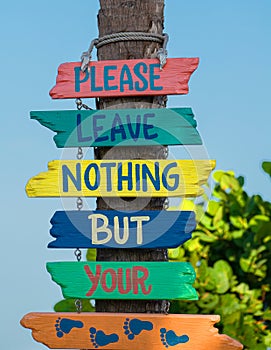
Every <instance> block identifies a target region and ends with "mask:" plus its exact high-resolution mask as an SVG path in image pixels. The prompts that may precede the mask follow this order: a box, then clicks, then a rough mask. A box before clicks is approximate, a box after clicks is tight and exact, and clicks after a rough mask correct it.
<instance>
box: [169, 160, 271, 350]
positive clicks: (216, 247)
mask: <svg viewBox="0 0 271 350" xmlns="http://www.w3.org/2000/svg"><path fill="white" fill-rule="evenodd" d="M265 163H268V162H265ZM267 168H268V166H267ZM268 169H271V167H269V168H268ZM214 180H215V182H216V184H215V187H214V190H213V199H212V200H211V201H210V202H209V204H208V208H207V211H206V212H205V213H204V214H203V206H202V205H198V206H197V208H196V211H197V213H198V215H200V217H201V219H200V222H199V224H198V226H197V229H196V231H195V232H194V233H193V239H191V240H189V241H187V242H186V243H185V244H184V245H183V246H180V247H179V248H176V249H171V250H169V258H170V259H171V260H173V261H176V260H177V261H178V260H179V261H190V262H191V264H192V265H193V266H194V268H195V271H196V274H197V278H196V282H195V288H196V289H197V291H198V293H199V300H198V301H196V302H195V301H193V302H184V301H173V302H172V304H171V309H170V312H172V313H194V314H219V315H221V322H220V323H219V324H218V328H219V329H220V330H221V332H223V333H225V334H227V335H229V336H231V337H233V338H235V339H237V340H239V341H240V342H241V343H242V344H244V348H245V349H250V350H266V348H267V346H270V344H271V310H270V305H271V304H270V302H271V292H270V281H271V220H270V217H271V215H270V214H271V203H269V202H266V201H263V199H262V198H261V197H260V196H259V195H254V196H252V197H249V196H248V195H247V193H246V192H245V191H244V190H243V185H244V178H243V177H238V178H236V177H235V176H234V173H233V172H225V171H216V172H215V173H214Z"/></svg>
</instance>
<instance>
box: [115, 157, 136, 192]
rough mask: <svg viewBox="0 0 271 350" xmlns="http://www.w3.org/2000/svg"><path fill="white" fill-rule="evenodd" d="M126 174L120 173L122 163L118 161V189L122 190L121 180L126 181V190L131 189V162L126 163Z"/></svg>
mask: <svg viewBox="0 0 271 350" xmlns="http://www.w3.org/2000/svg"><path fill="white" fill-rule="evenodd" d="M127 167H128V174H127V175H123V174H122V163H118V191H122V189H123V185H122V183H123V181H127V188H128V191H131V190H132V189H133V172H132V170H133V169H132V162H128V163H127Z"/></svg>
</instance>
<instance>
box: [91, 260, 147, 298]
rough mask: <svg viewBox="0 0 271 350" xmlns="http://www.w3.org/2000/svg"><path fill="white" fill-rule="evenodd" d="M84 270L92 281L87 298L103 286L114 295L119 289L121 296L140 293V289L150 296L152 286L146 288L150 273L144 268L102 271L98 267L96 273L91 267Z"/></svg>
mask: <svg viewBox="0 0 271 350" xmlns="http://www.w3.org/2000/svg"><path fill="white" fill-rule="evenodd" d="M84 270H85V272H86V274H87V276H88V278H89V279H90V281H91V283H92V286H91V288H90V290H89V291H88V292H87V294H86V296H88V297H90V296H92V295H93V293H95V291H96V289H97V287H98V286H101V288H102V289H103V291H104V292H106V293H112V292H114V291H115V290H116V289H118V291H119V293H120V294H128V293H130V292H131V291H132V293H133V294H138V293H139V287H140V288H141V292H142V293H143V294H144V295H148V294H150V292H151V290H152V286H151V285H149V286H146V285H145V282H146V281H147V279H148V277H149V271H148V269H147V268H145V267H143V266H133V267H132V268H130V267H129V268H118V269H117V271H115V270H114V269H112V268H108V269H105V270H104V271H102V266H101V265H99V264H98V265H96V271H95V273H93V272H92V271H91V269H90V267H89V265H85V266H84Z"/></svg>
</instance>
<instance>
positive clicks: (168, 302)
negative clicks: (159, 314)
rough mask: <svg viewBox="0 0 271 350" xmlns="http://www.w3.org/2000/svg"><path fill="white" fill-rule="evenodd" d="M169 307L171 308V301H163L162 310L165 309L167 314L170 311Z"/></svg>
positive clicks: (164, 311)
mask: <svg viewBox="0 0 271 350" xmlns="http://www.w3.org/2000/svg"><path fill="white" fill-rule="evenodd" d="M169 308H170V301H168V300H163V301H162V311H163V313H164V314H166V315H167V314H168V313H169Z"/></svg>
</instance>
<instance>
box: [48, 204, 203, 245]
mask: <svg viewBox="0 0 271 350" xmlns="http://www.w3.org/2000/svg"><path fill="white" fill-rule="evenodd" d="M51 224H52V228H51V230H50V233H51V235H52V236H53V237H55V238H56V240H55V241H53V242H51V243H49V245H48V248H175V247H178V246H179V245H181V244H182V243H184V242H186V241H187V240H188V239H190V238H191V233H192V232H193V230H194V229H195V228H196V220H195V213H194V212H192V211H180V212H179V211H165V210H162V211H158V210H152V211H140V212H118V211H114V210H104V211H102V210H99V211H57V212H56V213H55V214H54V216H53V217H52V219H51Z"/></svg>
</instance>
